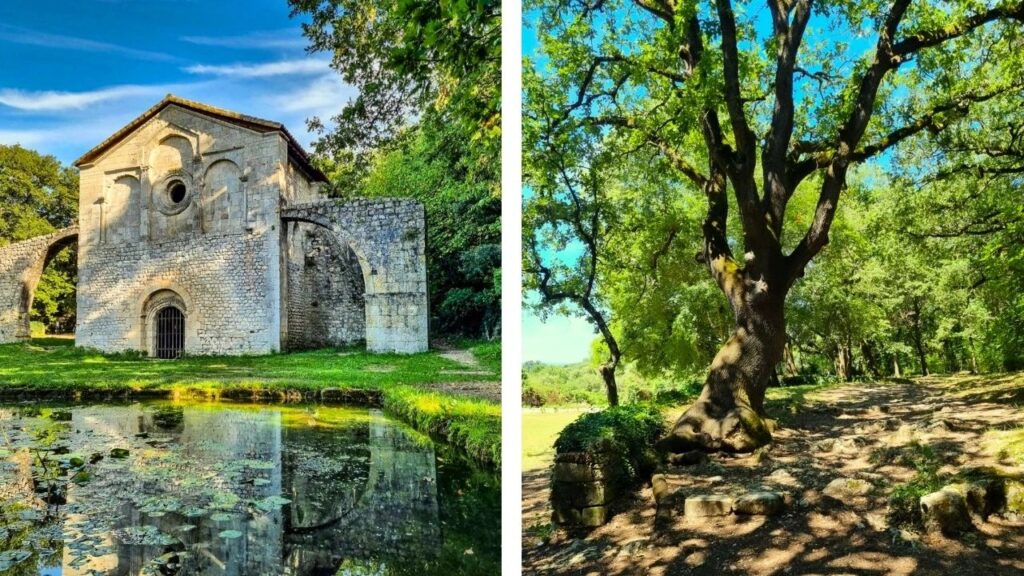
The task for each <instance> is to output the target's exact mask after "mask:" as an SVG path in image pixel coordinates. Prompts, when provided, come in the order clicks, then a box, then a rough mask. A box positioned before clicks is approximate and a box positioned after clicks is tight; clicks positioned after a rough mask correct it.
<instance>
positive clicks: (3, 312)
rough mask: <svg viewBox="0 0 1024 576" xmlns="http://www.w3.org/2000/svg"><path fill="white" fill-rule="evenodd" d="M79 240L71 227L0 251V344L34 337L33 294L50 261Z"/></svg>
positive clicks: (75, 229) (75, 231) (76, 231)
mask: <svg viewBox="0 0 1024 576" xmlns="http://www.w3.org/2000/svg"><path fill="white" fill-rule="evenodd" d="M77 239H78V227H77V226H72V227H70V228H65V229H63V230H59V231H57V232H54V233H53V234H48V235H46V236H40V237H38V238H32V239H31V240H25V241H24V242H17V243H14V244H10V245H8V246H4V247H3V248H0V343H3V342H15V341H18V340H24V339H26V338H30V337H31V327H30V326H29V313H30V311H31V309H32V295H33V294H34V293H35V290H36V285H37V284H38V283H39V277H40V276H41V275H42V273H43V269H45V268H46V264H47V263H48V262H49V261H50V258H52V257H53V256H55V255H56V254H57V253H58V252H60V251H61V250H62V249H63V248H64V247H66V246H68V245H69V244H71V243H74V242H75V241H76V240H77Z"/></svg>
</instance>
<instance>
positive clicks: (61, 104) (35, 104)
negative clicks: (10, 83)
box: [0, 85, 170, 112]
mask: <svg viewBox="0 0 1024 576" xmlns="http://www.w3.org/2000/svg"><path fill="white" fill-rule="evenodd" d="M169 88H170V87H169V86H134V85H127V86H112V87H110V88H101V89H99V90H90V91H85V92H59V91H54V90H42V91H31V90H14V89H3V90H0V104H3V105H4V106H8V107H11V108H17V109H18V110H28V111H31V112H43V111H62V110H81V109H83V108H86V107H88V106H91V105H93V104H98V103H101V102H108V101H111V100H121V99H124V98H129V97H134V96H154V95H161V94H166V93H167V92H169V91H170V89H169Z"/></svg>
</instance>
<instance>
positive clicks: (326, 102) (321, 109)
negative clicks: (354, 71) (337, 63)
mask: <svg viewBox="0 0 1024 576" xmlns="http://www.w3.org/2000/svg"><path fill="white" fill-rule="evenodd" d="M353 95H355V90H354V89H353V88H352V87H351V86H349V85H348V84H345V82H344V81H342V79H341V76H339V75H337V74H334V73H329V74H324V75H322V76H320V77H318V78H316V79H315V80H313V81H312V82H311V83H310V84H308V85H305V86H299V87H297V88H295V89H294V90H292V91H290V92H286V93H283V94H278V95H276V96H274V97H273V98H272V102H273V104H274V105H275V106H276V107H278V108H280V109H281V110H284V111H285V112H302V113H306V114H309V115H312V116H321V117H324V116H328V117H329V116H333V115H334V114H337V113H339V112H341V108H342V106H343V105H344V104H345V102H347V101H348V100H349V98H351V97H352V96H353Z"/></svg>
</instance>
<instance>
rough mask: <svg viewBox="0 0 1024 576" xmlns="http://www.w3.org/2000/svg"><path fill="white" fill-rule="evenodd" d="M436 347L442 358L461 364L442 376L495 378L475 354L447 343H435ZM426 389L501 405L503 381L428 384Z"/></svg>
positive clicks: (444, 371)
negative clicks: (456, 375)
mask: <svg viewBox="0 0 1024 576" xmlns="http://www.w3.org/2000/svg"><path fill="white" fill-rule="evenodd" d="M434 345H435V346H436V347H437V348H438V349H439V350H440V353H439V354H438V355H439V356H441V357H442V358H447V359H448V360H451V361H452V362H456V363H458V364H461V367H460V368H458V369H454V370H442V371H441V373H442V374H459V375H472V376H493V375H494V374H493V373H492V372H491V371H490V370H486V369H484V368H483V366H481V364H480V361H479V360H477V359H476V356H473V353H472V352H470V351H469V350H460V349H458V348H452V347H450V346H449V345H448V344H447V343H442V342H435V343H434ZM424 387H425V388H431V389H434V390H438V391H440V392H446V393H448V394H456V395H460V396H473V397H476V398H482V399H484V400H491V401H492V402H498V403H501V380H500V378H499V379H498V380H492V381H486V380H481V381H479V382H444V383H440V384H428V385H426V386H424Z"/></svg>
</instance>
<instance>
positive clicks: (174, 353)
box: [155, 306, 185, 360]
mask: <svg viewBox="0 0 1024 576" xmlns="http://www.w3.org/2000/svg"><path fill="white" fill-rule="evenodd" d="M155 348H156V357H157V358H160V359H162V360H175V359H177V358H181V353H182V351H183V350H184V349H185V315H184V314H182V313H181V310H179V309H177V308H175V307H174V306H168V307H166V308H164V309H162V310H160V311H159V312H157V313H156V346H155Z"/></svg>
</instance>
